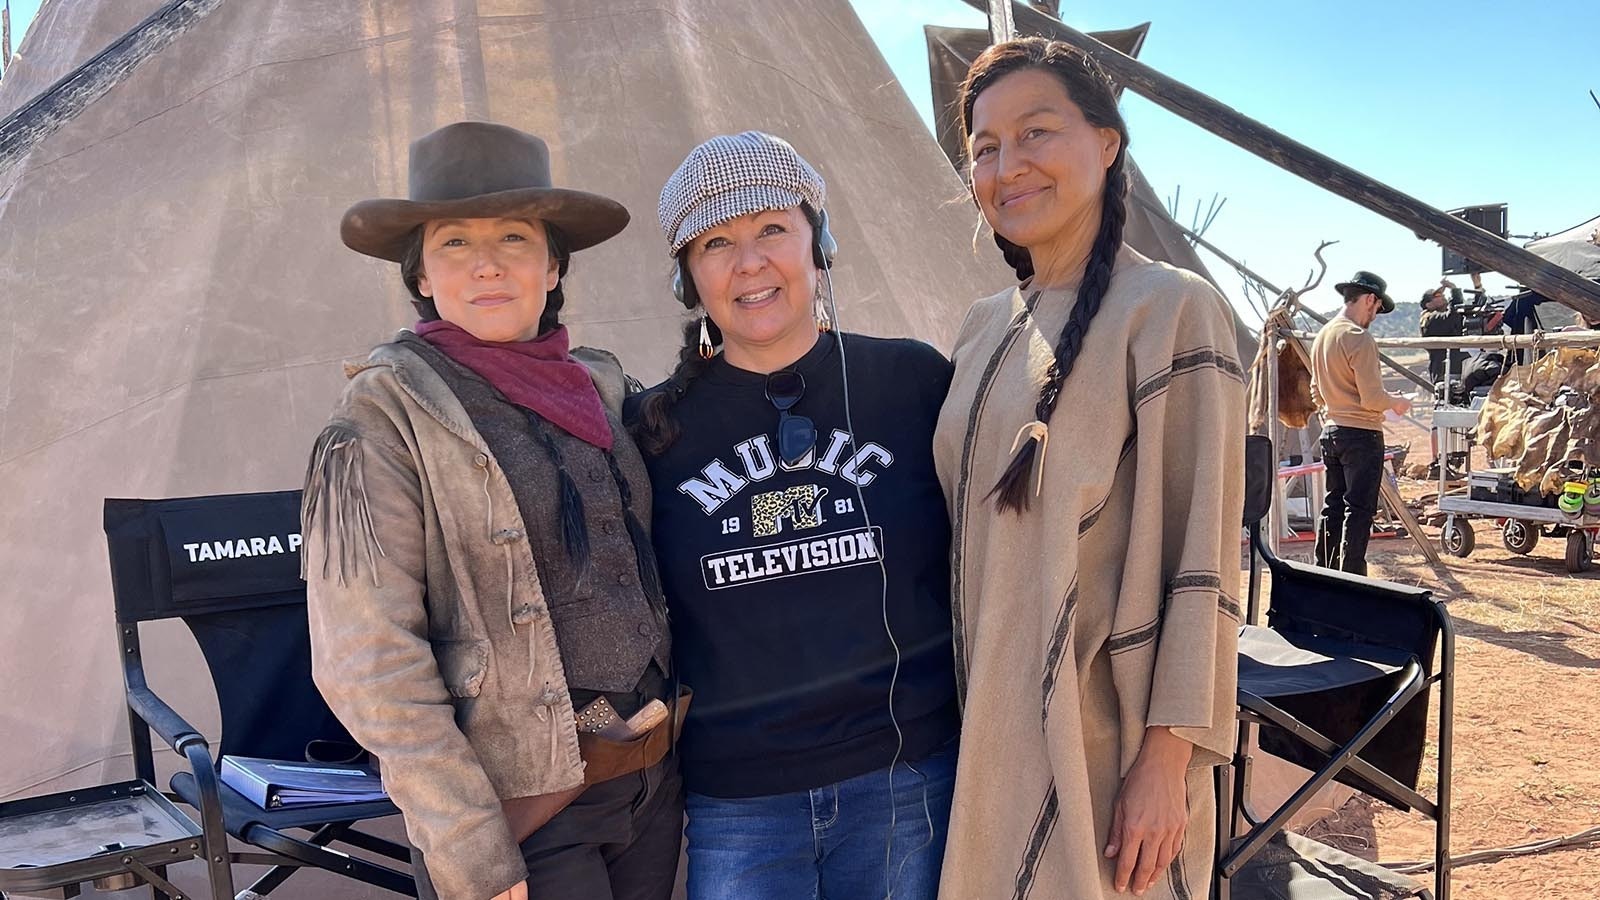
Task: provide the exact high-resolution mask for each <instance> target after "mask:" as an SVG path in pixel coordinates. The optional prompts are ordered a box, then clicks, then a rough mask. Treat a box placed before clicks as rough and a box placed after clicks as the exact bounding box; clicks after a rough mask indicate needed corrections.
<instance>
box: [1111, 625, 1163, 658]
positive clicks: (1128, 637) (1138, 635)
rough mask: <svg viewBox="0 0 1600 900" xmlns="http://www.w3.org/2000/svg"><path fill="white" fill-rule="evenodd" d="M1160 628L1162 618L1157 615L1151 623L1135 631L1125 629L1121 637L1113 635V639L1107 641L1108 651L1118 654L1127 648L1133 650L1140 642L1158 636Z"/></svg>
mask: <svg viewBox="0 0 1600 900" xmlns="http://www.w3.org/2000/svg"><path fill="white" fill-rule="evenodd" d="M1160 630H1161V619H1160V617H1157V618H1156V619H1155V620H1154V621H1152V622H1151V623H1150V624H1148V625H1146V626H1144V627H1142V628H1138V629H1135V630H1133V631H1125V632H1123V633H1122V635H1121V636H1120V637H1112V638H1111V640H1109V641H1106V652H1107V653H1110V654H1112V655H1116V654H1118V653H1122V652H1123V651H1125V650H1132V649H1133V648H1134V647H1137V646H1139V645H1140V644H1145V643H1149V642H1150V641H1151V640H1152V639H1153V638H1154V637H1155V636H1156V632H1157V631H1160Z"/></svg>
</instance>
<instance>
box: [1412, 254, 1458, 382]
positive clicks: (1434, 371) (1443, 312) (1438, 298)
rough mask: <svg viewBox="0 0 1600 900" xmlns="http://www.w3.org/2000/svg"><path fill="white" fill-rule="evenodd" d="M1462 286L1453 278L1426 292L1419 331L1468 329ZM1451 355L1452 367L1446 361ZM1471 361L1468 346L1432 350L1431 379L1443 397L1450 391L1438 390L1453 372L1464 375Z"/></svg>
mask: <svg viewBox="0 0 1600 900" xmlns="http://www.w3.org/2000/svg"><path fill="white" fill-rule="evenodd" d="M1461 304H1462V297H1461V288H1458V287H1456V286H1455V285H1453V284H1451V283H1450V282H1449V281H1440V282H1439V286H1438V287H1436V288H1433V289H1432V290H1427V291H1423V292H1422V315H1421V316H1420V317H1419V318H1418V320H1417V332H1418V333H1419V334H1421V335H1422V336H1423V337H1460V336H1461V335H1463V334H1465V333H1466V328H1467V323H1466V316H1465V314H1464V313H1463V312H1462V310H1461ZM1447 358H1448V360H1449V367H1448V369H1447V368H1446V365H1445V361H1446V359H1447ZM1466 362H1467V352H1466V351H1465V350H1454V349H1452V350H1445V349H1443V348H1440V349H1433V348H1429V350H1428V380H1429V381H1431V382H1433V384H1434V387H1435V390H1436V393H1438V396H1439V397H1440V398H1441V399H1443V398H1445V397H1448V396H1449V395H1448V393H1445V392H1438V391H1437V388H1438V386H1439V385H1441V384H1445V383H1446V382H1447V381H1448V376H1449V375H1454V376H1455V377H1456V378H1460V377H1461V367H1462V366H1463V365H1465V364H1466Z"/></svg>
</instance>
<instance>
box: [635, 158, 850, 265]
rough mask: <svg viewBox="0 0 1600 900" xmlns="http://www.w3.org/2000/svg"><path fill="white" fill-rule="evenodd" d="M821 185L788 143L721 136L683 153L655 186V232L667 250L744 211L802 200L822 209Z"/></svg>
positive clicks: (675, 250) (819, 178)
mask: <svg viewBox="0 0 1600 900" xmlns="http://www.w3.org/2000/svg"><path fill="white" fill-rule="evenodd" d="M826 194H827V186H826V185H825V184H823V181H822V176H821V175H818V174H817V170H816V169H813V168H811V164H810V163H808V162H806V161H805V160H804V159H802V158H801V157H800V154H799V153H796V152H795V149H794V148H793V147H791V146H789V142H788V141H785V140H783V139H782V138H776V137H773V136H772V135H770V134H765V133H763V132H760V131H746V132H743V133H742V134H723V135H718V136H717V137H714V138H712V139H711V140H709V141H706V142H705V143H704V144H701V145H700V146H698V147H696V148H694V149H693V150H691V151H689V156H688V158H686V159H685V160H684V161H683V164H682V165H680V166H678V171H676V172H673V173H672V177H671V178H668V179H667V183H666V185H665V186H664V187H662V188H661V205H660V206H659V207H658V208H657V210H656V212H657V214H658V215H660V217H661V230H662V231H663V232H664V233H665V234H666V236H667V252H668V253H669V254H670V255H672V256H676V255H678V251H679V250H682V249H683V246H684V245H685V244H687V243H689V242H690V241H692V240H694V239H695V238H696V237H699V236H700V235H701V234H704V233H705V232H706V230H708V229H710V228H714V227H715V226H717V225H721V224H722V223H723V222H727V221H729V220H731V219H736V218H738V217H739V216H742V215H745V214H747V213H753V212H760V211H761V210H765V209H788V208H789V207H791V206H799V205H800V204H801V203H802V202H803V203H806V204H808V205H809V206H810V207H811V208H812V209H814V210H821V209H822V201H823V198H824V197H825V196H826Z"/></svg>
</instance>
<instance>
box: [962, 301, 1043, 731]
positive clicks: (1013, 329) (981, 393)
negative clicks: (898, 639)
mask: <svg viewBox="0 0 1600 900" xmlns="http://www.w3.org/2000/svg"><path fill="white" fill-rule="evenodd" d="M1038 299H1039V292H1038V291H1034V292H1033V293H1032V294H1031V295H1029V297H1028V299H1027V300H1026V301H1024V302H1023V308H1022V309H1021V310H1020V311H1019V312H1018V313H1017V314H1016V316H1015V317H1013V318H1012V319H1011V324H1009V325H1007V326H1006V330H1005V333H1004V334H1002V335H1001V336H1000V345H999V346H998V347H996V348H995V349H994V353H993V354H992V355H991V356H990V357H989V364H988V365H986V366H984V369H983V375H982V376H980V377H979V378H978V390H977V392H976V393H974V394H973V397H972V409H971V410H970V411H968V413H967V433H966V435H965V436H964V437H963V438H962V442H961V474H960V476H959V477H958V478H957V479H956V510H955V515H954V516H952V517H951V518H952V519H953V520H954V521H952V522H951V523H950V527H951V534H950V571H951V572H952V573H953V574H954V575H955V577H954V578H952V579H951V582H952V585H951V589H950V620H951V628H950V636H951V639H952V641H953V643H954V644H955V648H954V649H955V661H956V672H955V675H956V704H957V705H958V706H961V707H963V708H965V707H966V705H967V616H966V585H965V582H964V580H963V578H962V576H961V564H962V557H963V556H964V553H963V548H964V546H965V542H966V530H967V529H966V522H967V491H968V488H969V487H970V484H971V481H972V449H973V445H974V444H975V443H976V440H977V436H978V417H979V416H980V415H982V413H983V407H984V404H985V402H986V401H987V400H988V399H989V387H990V386H991V384H992V383H993V382H994V376H995V373H996V372H998V371H999V370H1000V364H1001V363H1002V362H1004V361H1005V357H1006V355H1007V354H1008V353H1009V352H1010V350H1011V347H1012V346H1013V345H1015V343H1016V339H1017V335H1019V334H1021V333H1022V326H1023V324H1024V323H1026V322H1027V321H1028V318H1029V317H1030V316H1032V315H1033V304H1034V303H1035V302H1037V301H1038Z"/></svg>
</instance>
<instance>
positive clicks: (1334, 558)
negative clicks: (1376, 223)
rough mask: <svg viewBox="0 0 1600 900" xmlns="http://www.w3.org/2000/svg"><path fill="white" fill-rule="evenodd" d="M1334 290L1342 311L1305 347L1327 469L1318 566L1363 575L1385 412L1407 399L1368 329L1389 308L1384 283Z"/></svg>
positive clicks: (1403, 408) (1370, 277)
mask: <svg viewBox="0 0 1600 900" xmlns="http://www.w3.org/2000/svg"><path fill="white" fill-rule="evenodd" d="M1334 290H1336V291H1338V292H1339V293H1340V294H1342V295H1343V296H1344V310H1343V311H1341V312H1340V313H1339V314H1338V315H1337V316H1334V317H1333V319H1332V320H1330V321H1329V322H1328V324H1326V325H1324V326H1322V330H1321V331H1318V332H1317V339H1316V340H1315V341H1313V342H1312V344H1311V399H1312V401H1313V402H1314V403H1316V405H1317V410H1318V411H1319V412H1320V413H1321V414H1322V421H1323V423H1324V429H1325V430H1324V431H1323V433H1322V462H1323V464H1324V465H1325V466H1327V470H1328V472H1327V483H1328V495H1327V499H1326V501H1325V502H1324V503H1323V507H1322V522H1321V524H1320V526H1319V528H1318V531H1317V565H1319V566H1325V567H1327V568H1330V569H1343V570H1344V571H1346V572H1353V573H1355V574H1357V575H1365V574H1367V540H1368V538H1370V537H1371V535H1372V519H1373V517H1374V516H1375V515H1376V514H1377V512H1378V488H1379V485H1380V484H1381V483H1382V482H1381V479H1382V478H1383V414H1384V412H1386V411H1388V410H1394V412H1395V413H1396V414H1399V415H1404V414H1405V413H1406V412H1407V411H1408V410H1410V409H1411V401H1410V400H1408V399H1406V398H1405V397H1404V396H1402V395H1400V394H1391V393H1389V392H1388V391H1386V390H1384V388H1383V373H1382V371H1381V370H1380V369H1379V364H1378V342H1377V341H1376V340H1375V339H1374V338H1373V336H1372V334H1371V333H1370V332H1369V331H1368V330H1367V329H1368V328H1369V327H1370V326H1371V325H1372V320H1373V319H1376V318H1377V317H1378V314H1379V313H1388V312H1394V300H1392V299H1390V297H1389V294H1388V293H1387V291H1388V285H1387V284H1386V283H1385V282H1384V280H1383V279H1382V278H1379V277H1378V276H1377V275H1374V274H1372V273H1371V272H1357V273H1356V274H1355V277H1353V278H1351V279H1350V280H1349V281H1345V282H1341V283H1339V284H1336V285H1334Z"/></svg>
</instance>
